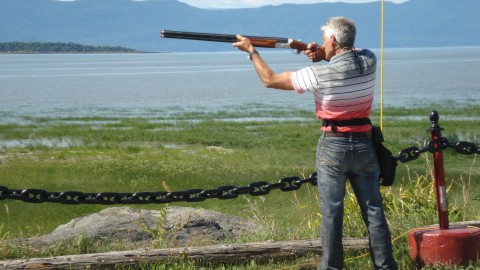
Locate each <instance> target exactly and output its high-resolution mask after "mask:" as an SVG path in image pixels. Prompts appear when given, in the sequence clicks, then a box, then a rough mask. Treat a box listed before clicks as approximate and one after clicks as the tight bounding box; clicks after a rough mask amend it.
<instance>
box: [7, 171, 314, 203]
mask: <svg viewBox="0 0 480 270" xmlns="http://www.w3.org/2000/svg"><path fill="white" fill-rule="evenodd" d="M307 183H310V184H312V185H314V186H316V185H317V173H316V172H315V173H312V174H311V175H310V177H308V178H306V179H300V178H299V177H297V176H291V177H286V178H282V179H281V180H280V181H278V183H273V184H270V183H268V182H266V181H258V182H253V183H250V184H249V185H247V186H241V187H237V186H233V185H229V186H220V187H218V188H215V189H206V190H204V189H189V190H184V191H173V192H166V191H158V192H137V193H117V192H102V193H84V192H80V191H64V192H49V191H46V190H42V189H24V190H20V189H9V188H8V187H5V186H0V200H6V199H12V200H20V201H24V202H29V203H43V202H51V203H62V204H70V205H76V204H102V205H111V204H163V203H172V202H202V201H205V200H207V199H213V198H217V199H220V200H229V199H235V198H237V197H238V196H240V195H251V196H261V195H266V194H268V193H270V191H271V190H274V189H280V190H281V191H292V190H297V189H299V188H301V186H302V185H303V184H307Z"/></svg>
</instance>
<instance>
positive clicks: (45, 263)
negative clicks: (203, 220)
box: [0, 238, 368, 270]
mask: <svg viewBox="0 0 480 270" xmlns="http://www.w3.org/2000/svg"><path fill="white" fill-rule="evenodd" d="M343 244H344V247H345V249H367V248H368V240H367V239H366V238H362V239H354V238H345V239H344V242H343ZM321 252H322V244H321V241H320V239H313V240H296V241H283V242H273V241H271V242H257V243H245V244H226V245H214V246H202V247H182V248H169V249H152V250H149V249H142V250H132V251H119V252H108V253H96V254H82V255H68V256H58V257H49V258H33V259H20V260H4V261H0V269H6V270H7V269H8V270H11V269H40V270H42V269H45V270H47V269H48V270H51V269H112V268H114V267H115V266H117V267H125V266H130V265H147V264H150V263H165V262H172V261H175V260H179V259H181V260H184V259H188V260H195V261H200V262H208V263H213V264H218V263H236V262H245V261H246V260H247V261H248V260H256V261H257V262H268V261H272V260H287V259H291V258H296V257H302V256H306V255H309V254H321Z"/></svg>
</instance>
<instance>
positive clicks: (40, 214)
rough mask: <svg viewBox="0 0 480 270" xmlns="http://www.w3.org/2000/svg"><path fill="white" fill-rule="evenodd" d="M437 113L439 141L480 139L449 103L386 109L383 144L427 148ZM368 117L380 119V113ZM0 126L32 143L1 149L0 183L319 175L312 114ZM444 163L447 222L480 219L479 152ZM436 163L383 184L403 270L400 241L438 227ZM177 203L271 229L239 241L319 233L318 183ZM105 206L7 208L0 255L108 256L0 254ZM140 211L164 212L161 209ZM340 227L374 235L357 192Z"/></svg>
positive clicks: (119, 187)
mask: <svg viewBox="0 0 480 270" xmlns="http://www.w3.org/2000/svg"><path fill="white" fill-rule="evenodd" d="M431 108H438V109H437V110H438V111H439V113H440V125H441V126H442V127H443V128H444V129H445V130H444V131H443V136H445V137H446V138H447V139H448V140H449V141H450V142H457V141H460V140H462V141H469V142H473V143H475V144H477V145H478V144H479V142H480V132H479V130H478V126H479V124H480V117H479V116H480V106H476V105H468V106H467V105H462V106H459V105H458V104H454V103H452V104H446V105H445V104H443V105H442V106H438V105H432V106H424V107H418V108H387V109H385V113H384V122H383V131H384V136H385V138H386V142H385V144H386V145H387V146H388V147H389V148H390V149H391V150H392V152H394V153H397V152H398V151H400V150H401V149H403V148H406V147H410V146H417V147H423V146H424V145H425V143H426V142H428V141H430V139H431V138H430V133H429V132H428V131H427V129H428V128H429V127H430V121H429V119H428V115H429V113H430V111H431V110H432V109H431ZM372 115H374V117H372V119H373V121H374V123H375V124H378V123H379V119H378V112H373V113H372ZM0 131H1V132H0V142H2V141H3V142H5V141H9V142H15V141H23V142H26V143H25V144H24V145H22V146H14V147H4V148H1V149H0V171H1V174H0V186H7V187H9V188H12V189H26V188H32V189H45V190H48V191H67V190H79V191H83V192H105V191H111V192H137V191H163V190H164V187H165V186H168V188H170V189H171V190H185V189H191V188H200V189H209V188H215V187H218V186H222V185H235V186H245V185H247V184H249V183H251V182H255V181H268V182H270V183H273V182H276V181H278V180H279V179H281V178H283V177H285V176H293V175H296V176H300V177H308V176H309V175H310V173H312V172H314V171H315V151H316V144H317V140H318V136H319V134H320V132H319V122H318V121H317V120H315V119H314V117H313V113H312V112H311V111H310V110H305V111H298V110H296V111H292V110H288V108H277V107H267V108H262V107H260V106H252V107H251V108H247V109H241V110H240V109H238V110H237V109H235V108H232V110H229V111H220V112H210V113H206V112H196V113H192V112H188V113H182V112H180V113H165V112H163V111H151V112H149V113H148V114H145V116H143V117H125V116H118V117H114V116H111V117H104V116H98V117H65V118H35V117H24V119H23V122H22V123H19V124H14V123H8V124H0ZM444 160H445V172H446V182H447V185H448V187H449V190H448V199H449V210H450V216H449V217H450V221H451V222H454V221H463V220H478V219H480V214H479V213H478V212H477V211H475V209H478V206H479V201H477V200H474V198H476V197H478V196H479V193H480V192H478V190H479V189H478V188H479V187H480V185H479V183H478V182H479V181H478V180H479V179H480V170H479V169H478V167H479V165H478V163H477V162H475V156H466V155H461V154H458V153H455V152H454V150H453V149H447V150H446V151H445V152H444ZM431 163H432V162H431V154H430V153H426V154H423V155H421V157H420V158H418V159H417V160H415V161H411V162H408V163H406V164H399V166H398V172H397V178H396V183H395V185H394V186H393V187H388V188H382V192H383V194H384V200H385V202H384V203H385V209H386V212H387V218H388V220H389V223H390V226H391V230H392V235H393V236H394V238H397V237H398V239H396V240H395V242H394V249H395V255H396V257H397V259H398V261H399V264H400V265H401V267H400V269H415V266H414V264H413V262H411V260H410V258H409V256H408V244H407V240H406V237H405V235H404V234H405V233H406V232H407V231H409V230H410V229H413V228H417V227H422V226H425V225H430V224H435V223H437V222H438V221H437V214H436V209H435V205H436V204H435V197H434V194H433V189H432V182H433V181H432V164H431ZM175 205H179V206H191V207H201V208H206V209H210V210H216V211H220V212H223V213H226V214H232V215H238V216H243V217H247V218H255V219H256V220H257V221H258V222H261V223H262V224H263V225H264V226H265V227H266V228H269V229H268V230H266V231H263V232H261V233H258V234H255V235H252V236H250V237H246V238H244V239H240V240H239V241H244V242H248V241H252V242H253V241H266V240H277V241H282V240H293V239H310V238H318V237H319V224H320V223H319V222H320V216H319V207H318V195H317V190H316V188H315V187H314V186H310V185H305V186H303V187H302V188H301V189H300V190H298V191H295V192H281V191H279V190H275V191H272V192H271V193H270V194H268V195H264V196H262V197H261V198H260V197H252V196H240V197H239V198H237V199H234V200H225V201H223V200H222V201H220V200H218V199H209V200H207V201H204V202H199V203H185V202H182V203H175ZM105 207H107V206H101V205H75V206H70V205H61V204H52V203H42V204H29V203H25V202H20V201H13V200H4V201H1V204H0V259H8V258H25V257H34V256H52V255H63V254H74V253H82V252H86V250H85V249H86V247H88V250H87V251H88V252H103V251H109V250H111V248H112V247H107V246H103V245H102V244H101V243H90V242H88V241H89V240H88V239H79V240H78V241H76V242H75V243H69V244H67V246H61V247H56V248H53V249H48V250H41V251H38V250H37V251H35V250H30V249H26V248H24V247H17V248H12V247H8V248H6V247H4V246H3V248H2V244H1V243H2V241H4V240H7V239H11V238H17V237H31V236H38V235H43V234H46V233H48V232H51V231H52V230H53V229H55V228H56V227H57V226H59V225H60V224H64V223H66V222H68V221H70V220H71V219H73V218H76V217H79V216H83V215H86V214H90V213H93V212H98V211H100V210H101V209H104V208H105ZM132 207H141V208H146V209H162V208H163V207H164V205H142V206H132ZM344 231H345V236H349V237H364V236H366V234H365V226H364V225H363V223H362V221H361V218H360V215H359V213H358V206H357V205H356V202H355V199H354V196H353V193H352V192H349V193H348V195H347V197H346V215H345V225H344ZM163 244H165V243H163ZM157 247H158V246H157ZM115 248H116V249H119V250H121V249H128V248H129V247H126V246H119V247H115ZM364 253H365V252H364V251H362V252H348V253H347V257H348V258H347V260H346V264H347V269H369V268H371V262H370V260H369V256H362V255H364ZM317 261H318V258H316V257H315V256H312V257H309V258H299V259H298V260H296V261H289V262H272V263H270V264H257V263H255V262H247V263H245V264H240V265H226V266H216V268H218V269H314V267H315V265H316V263H317ZM477 266H478V265H477ZM149 267H150V266H145V268H144V269H201V268H200V267H202V266H200V265H196V264H194V263H193V262H189V261H185V262H172V264H170V265H169V266H161V265H160V266H156V267H155V268H149ZM162 267H163V268H162ZM203 267H205V266H203ZM222 267H223V268H222ZM478 267H480V266H478ZM205 269H210V268H208V267H207V268H205ZM438 269H441V268H438ZM472 269H474V268H472Z"/></svg>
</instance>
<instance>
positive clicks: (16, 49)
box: [0, 42, 145, 54]
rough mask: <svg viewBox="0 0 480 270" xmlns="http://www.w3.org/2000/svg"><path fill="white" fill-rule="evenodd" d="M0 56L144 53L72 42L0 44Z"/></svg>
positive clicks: (118, 47) (122, 48)
mask: <svg viewBox="0 0 480 270" xmlns="http://www.w3.org/2000/svg"><path fill="white" fill-rule="evenodd" d="M0 53H1V54H76V53H80V54H91V53H145V52H143V51H137V50H134V49H130V48H125V47H120V46H93V45H83V44H77V43H72V42H2V43H0Z"/></svg>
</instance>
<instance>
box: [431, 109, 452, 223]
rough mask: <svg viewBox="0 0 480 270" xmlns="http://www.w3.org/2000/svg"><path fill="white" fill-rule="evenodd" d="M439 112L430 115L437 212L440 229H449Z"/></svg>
mask: <svg viewBox="0 0 480 270" xmlns="http://www.w3.org/2000/svg"><path fill="white" fill-rule="evenodd" d="M439 118H440V117H439V115H438V112H436V111H433V112H431V113H430V121H431V123H432V126H431V127H430V132H431V134H432V142H433V147H434V152H433V166H434V169H435V171H434V178H435V179H434V180H435V192H436V196H437V211H438V224H439V226H440V229H448V205H447V191H446V189H445V173H444V165H443V149H442V145H441V141H440V139H441V138H442V130H443V128H441V127H440V125H439V124H438V120H439Z"/></svg>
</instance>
